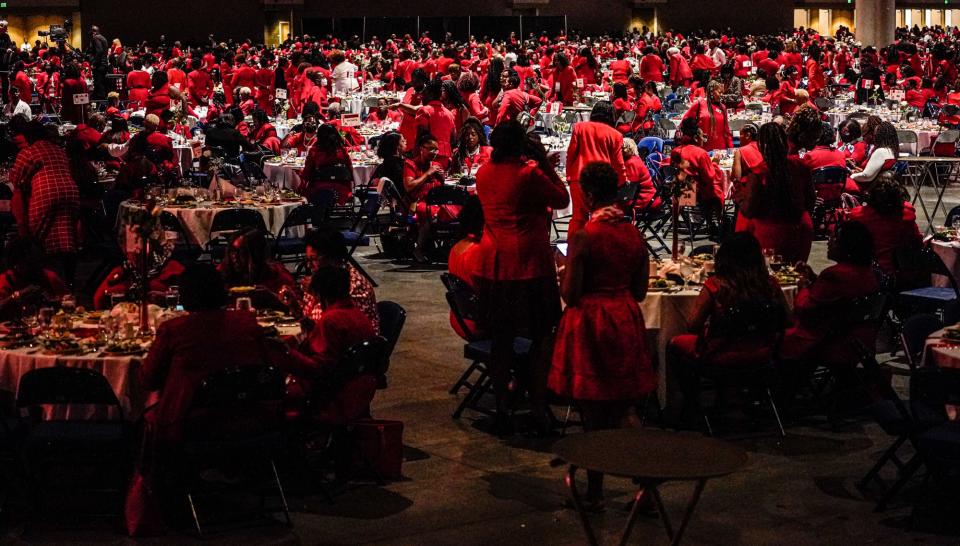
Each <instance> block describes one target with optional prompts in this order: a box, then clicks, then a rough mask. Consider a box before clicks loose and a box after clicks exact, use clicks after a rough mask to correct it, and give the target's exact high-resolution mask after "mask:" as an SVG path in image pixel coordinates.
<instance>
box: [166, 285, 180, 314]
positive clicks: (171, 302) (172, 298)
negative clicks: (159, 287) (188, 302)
mask: <svg viewBox="0 0 960 546" xmlns="http://www.w3.org/2000/svg"><path fill="white" fill-rule="evenodd" d="M164 303H166V306H167V307H169V308H170V309H174V308H176V307H177V306H178V305H180V287H179V286H177V285H173V286H170V287H169V288H167V292H166V294H165V295H164Z"/></svg>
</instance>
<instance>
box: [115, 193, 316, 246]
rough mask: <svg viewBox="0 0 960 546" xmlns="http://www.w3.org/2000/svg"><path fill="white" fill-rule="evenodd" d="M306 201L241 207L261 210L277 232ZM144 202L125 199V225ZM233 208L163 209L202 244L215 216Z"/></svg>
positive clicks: (122, 213)
mask: <svg viewBox="0 0 960 546" xmlns="http://www.w3.org/2000/svg"><path fill="white" fill-rule="evenodd" d="M303 203H304V200H303V199H297V200H292V199H291V200H283V201H280V202H279V203H277V204H264V203H257V204H254V205H250V206H244V207H241V208H251V209H254V210H256V211H257V212H259V213H260V214H261V215H262V216H263V221H264V223H265V224H266V226H267V230H268V231H269V232H270V233H271V234H274V235H275V234H277V233H278V232H279V231H280V228H281V227H283V222H284V220H286V218H287V215H289V214H290V211H292V210H293V209H295V208H297V207H298V206H300V205H302V204H303ZM141 206H142V204H141V203H139V202H132V201H124V202H123V203H121V204H120V221H121V223H122V224H123V225H126V224H127V221H126V219H127V218H129V216H130V212H132V211H134V210H136V209H137V208H139V207H141ZM232 208H237V207H235V206H233V205H223V206H221V205H216V206H215V205H206V204H202V205H200V206H190V207H175V206H166V207H164V209H163V210H165V211H168V212H171V213H173V215H174V216H176V217H177V219H178V220H180V223H181V224H182V225H183V227H184V231H186V233H187V236H189V237H190V240H191V242H193V243H196V244H198V245H200V246H204V245H206V244H207V243H208V242H210V238H211V233H210V227H211V226H212V224H213V217H214V216H216V214H217V213H218V212H220V211H223V210H229V209H232Z"/></svg>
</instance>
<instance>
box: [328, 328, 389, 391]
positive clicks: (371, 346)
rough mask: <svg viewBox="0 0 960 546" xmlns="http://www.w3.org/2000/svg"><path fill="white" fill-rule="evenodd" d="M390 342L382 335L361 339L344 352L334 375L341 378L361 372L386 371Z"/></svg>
mask: <svg viewBox="0 0 960 546" xmlns="http://www.w3.org/2000/svg"><path fill="white" fill-rule="evenodd" d="M389 350H390V343H389V342H388V341H387V340H386V338H384V337H383V336H376V337H373V338H371V339H368V340H365V341H362V342H360V343H358V344H356V345H354V346H352V347H350V348H349V349H347V351H346V352H345V353H344V355H343V358H342V359H341V361H340V364H339V365H338V366H337V367H336V370H337V371H336V372H334V374H335V376H337V377H338V378H339V379H341V380H345V379H350V378H353V377H357V376H358V375H363V374H372V375H375V376H378V377H379V376H381V375H383V374H384V373H386V371H387V370H386V367H387V359H388V357H389Z"/></svg>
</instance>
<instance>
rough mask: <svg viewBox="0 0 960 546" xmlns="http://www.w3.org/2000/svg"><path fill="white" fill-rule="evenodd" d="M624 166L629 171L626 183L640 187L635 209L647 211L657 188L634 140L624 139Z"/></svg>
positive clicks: (634, 203)
mask: <svg viewBox="0 0 960 546" xmlns="http://www.w3.org/2000/svg"><path fill="white" fill-rule="evenodd" d="M623 164H624V167H626V170H627V178H626V181H627V182H633V183H636V184H637V185H638V186H639V187H640V189H639V190H638V191H637V198H636V199H635V200H634V202H633V206H634V208H638V209H646V208H647V207H649V206H650V204H651V202H652V201H653V198H654V196H655V195H656V194H657V188H656V186H654V184H653V177H651V176H650V170H649V169H647V164H646V163H645V162H644V161H643V158H641V157H640V153H639V151H638V150H637V143H636V142H634V141H633V139H632V138H624V139H623Z"/></svg>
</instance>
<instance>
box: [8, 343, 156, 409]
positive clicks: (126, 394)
mask: <svg viewBox="0 0 960 546" xmlns="http://www.w3.org/2000/svg"><path fill="white" fill-rule="evenodd" d="M35 351H36V348H33V349H28V348H21V349H0V389H4V390H7V391H10V392H12V393H14V394H16V392H17V388H18V387H19V385H20V378H21V377H23V376H24V374H26V373H27V372H29V371H31V370H35V369H38V368H52V367H54V366H69V367H74V368H87V369H91V370H95V371H97V372H99V373H101V374H102V375H103V376H104V377H106V378H107V382H109V383H110V386H111V387H113V392H114V393H116V395H117V399H119V400H120V407H121V408H123V414H124V418H125V419H127V420H135V419H136V418H137V417H138V416H139V415H140V414H141V413H142V412H143V408H144V407H145V405H146V401H147V395H148V393H147V392H146V391H145V390H144V389H143V387H142V386H141V385H140V381H139V378H138V376H137V370H138V369H139V368H140V364H141V357H140V356H101V357H97V354H98V353H91V354H89V355H79V356H59V355H48V354H45V353H44V352H43V351H42V350H41V351H36V352H35ZM31 353H32V354H31Z"/></svg>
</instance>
